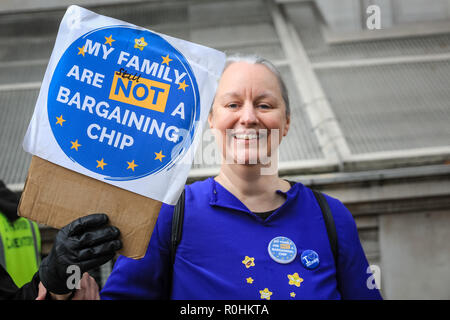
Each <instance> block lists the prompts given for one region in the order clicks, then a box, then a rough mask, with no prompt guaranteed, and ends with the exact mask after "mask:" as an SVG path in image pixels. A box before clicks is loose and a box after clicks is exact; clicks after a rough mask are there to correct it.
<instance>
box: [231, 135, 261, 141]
mask: <svg viewBox="0 0 450 320" xmlns="http://www.w3.org/2000/svg"><path fill="white" fill-rule="evenodd" d="M234 137H235V138H236V139H243V140H252V139H258V135H256V134H235V135H234Z"/></svg>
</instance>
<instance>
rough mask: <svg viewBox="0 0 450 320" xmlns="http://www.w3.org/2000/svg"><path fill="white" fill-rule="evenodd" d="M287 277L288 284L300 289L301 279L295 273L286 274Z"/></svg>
mask: <svg viewBox="0 0 450 320" xmlns="http://www.w3.org/2000/svg"><path fill="white" fill-rule="evenodd" d="M287 277H288V278H289V284H290V285H293V286H296V287H300V284H301V283H302V282H303V279H302V278H300V277H299V275H298V273H297V272H296V273H294V274H288V276H287Z"/></svg>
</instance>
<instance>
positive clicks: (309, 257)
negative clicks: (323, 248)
mask: <svg viewBox="0 0 450 320" xmlns="http://www.w3.org/2000/svg"><path fill="white" fill-rule="evenodd" d="M301 260H302V264H303V266H304V267H305V268H307V269H310V270H311V269H315V268H317V267H318V266H319V263H320V261H319V255H318V254H317V252H315V251H314V250H305V251H303V253H302V255H301Z"/></svg>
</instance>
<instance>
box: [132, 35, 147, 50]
mask: <svg viewBox="0 0 450 320" xmlns="http://www.w3.org/2000/svg"><path fill="white" fill-rule="evenodd" d="M145 46H147V42H145V39H144V37H141V38H140V39H134V47H135V48H137V49H139V50H141V51H142V50H144V47H145Z"/></svg>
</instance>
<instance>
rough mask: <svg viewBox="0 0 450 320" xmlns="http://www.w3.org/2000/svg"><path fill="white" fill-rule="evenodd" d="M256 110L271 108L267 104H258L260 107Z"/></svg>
mask: <svg viewBox="0 0 450 320" xmlns="http://www.w3.org/2000/svg"><path fill="white" fill-rule="evenodd" d="M258 108H261V109H271V108H272V107H271V106H269V105H268V104H260V105H258Z"/></svg>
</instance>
